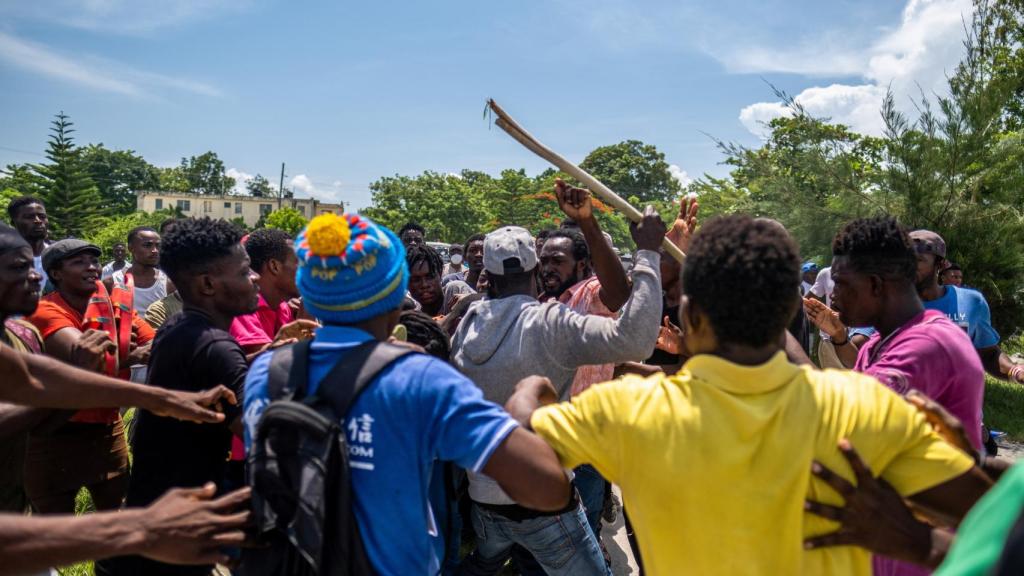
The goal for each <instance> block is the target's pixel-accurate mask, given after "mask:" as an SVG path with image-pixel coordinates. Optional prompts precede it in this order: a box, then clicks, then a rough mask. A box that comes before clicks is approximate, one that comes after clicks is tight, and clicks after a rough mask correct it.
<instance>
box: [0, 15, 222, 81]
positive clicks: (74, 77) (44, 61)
mask: <svg viewBox="0 0 1024 576" xmlns="http://www.w3.org/2000/svg"><path fill="white" fill-rule="evenodd" d="M0 61H4V62H7V63H8V64H10V65H12V66H16V67H18V68H21V69H23V70H27V71H29V72H32V73H35V74H39V75H41V76H47V77H50V78H55V79H57V80H62V81H65V82H71V83H73V84H78V85H80V86H84V87H87V88H92V89H94V90H99V91H101V92H112V93H115V94H123V95H126V96H152V95H154V94H155V93H156V89H166V88H170V89H174V90H179V91H182V92H192V93H194V94H200V95H204V96H221V95H222V94H221V92H220V90H218V89H217V88H215V87H213V86H210V85H208V84H203V83H201V82H195V81H192V80H188V79H184V78H174V77H171V76H165V75H163V74H156V73H153V72H146V71H143V70H136V69H134V68H131V67H128V66H125V65H123V64H120V63H118V62H114V61H110V60H105V59H100V58H89V57H85V58H71V57H68V56H64V55H62V54H59V53H57V52H55V51H53V50H51V49H50V48H48V47H46V46H44V45H42V44H37V43H34V42H29V41H26V40H22V39H20V38H17V37H15V36H12V35H10V34H7V33H5V32H2V31H0Z"/></svg>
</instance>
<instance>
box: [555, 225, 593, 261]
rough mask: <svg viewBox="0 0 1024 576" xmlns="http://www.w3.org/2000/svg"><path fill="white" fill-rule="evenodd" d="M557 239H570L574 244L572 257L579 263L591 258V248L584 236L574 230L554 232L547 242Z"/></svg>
mask: <svg viewBox="0 0 1024 576" xmlns="http://www.w3.org/2000/svg"><path fill="white" fill-rule="evenodd" d="M555 238H568V239H569V241H570V242H572V257H573V259H574V260H576V261H577V262H582V261H583V260H587V259H588V258H590V247H588V246H587V241H586V239H584V238H583V234H580V233H579V232H577V231H575V230H572V229H568V230H552V231H551V232H550V233H549V234H548V237H547V239H546V240H545V242H550V241H551V240H554V239H555Z"/></svg>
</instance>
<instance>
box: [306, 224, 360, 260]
mask: <svg viewBox="0 0 1024 576" xmlns="http://www.w3.org/2000/svg"><path fill="white" fill-rule="evenodd" d="M351 237H352V229H351V228H349V227H348V222H346V221H345V219H344V218H342V217H341V216H338V215H336V214H321V215H320V216H317V217H316V218H313V220H312V221H311V222H310V223H309V226H308V227H307V228H306V240H307V241H308V242H309V248H310V250H312V251H313V254H316V255H318V256H340V255H341V254H342V253H343V252H344V251H345V248H347V247H348V241H349V239H350V238H351Z"/></svg>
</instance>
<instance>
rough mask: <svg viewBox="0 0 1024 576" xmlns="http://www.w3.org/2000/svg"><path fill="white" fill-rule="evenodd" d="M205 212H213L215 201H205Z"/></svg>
mask: <svg viewBox="0 0 1024 576" xmlns="http://www.w3.org/2000/svg"><path fill="white" fill-rule="evenodd" d="M203 212H213V201H211V200H203Z"/></svg>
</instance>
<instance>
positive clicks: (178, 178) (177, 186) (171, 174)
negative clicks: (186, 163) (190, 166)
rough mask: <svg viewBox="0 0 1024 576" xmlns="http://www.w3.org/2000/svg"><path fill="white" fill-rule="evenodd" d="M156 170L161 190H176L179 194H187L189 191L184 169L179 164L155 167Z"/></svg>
mask: <svg viewBox="0 0 1024 576" xmlns="http://www.w3.org/2000/svg"><path fill="white" fill-rule="evenodd" d="M156 170H157V179H158V182H159V187H160V190H161V191H163V192H178V193H180V194H188V193H189V192H191V189H190V188H189V183H188V178H187V177H186V176H185V170H184V169H183V168H182V167H181V166H173V167H171V168H157V169H156Z"/></svg>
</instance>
